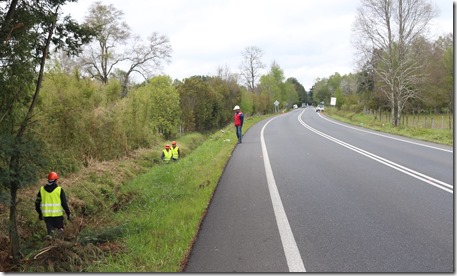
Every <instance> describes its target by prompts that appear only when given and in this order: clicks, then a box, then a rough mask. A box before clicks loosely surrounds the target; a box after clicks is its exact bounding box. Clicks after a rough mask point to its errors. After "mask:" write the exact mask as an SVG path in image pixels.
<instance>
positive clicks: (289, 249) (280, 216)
mask: <svg viewBox="0 0 457 276" xmlns="http://www.w3.org/2000/svg"><path fill="white" fill-rule="evenodd" d="M276 118H278V117H275V118H273V119H271V120H269V121H268V122H267V123H266V124H265V125H264V126H263V128H262V131H261V132H260V142H261V144H262V154H263V162H264V165H265V173H266V177H267V182H268V189H269V191H270V196H271V202H272V204H273V210H274V213H275V217H276V224H277V225H278V229H279V235H280V236H281V242H282V246H283V249H284V253H285V255H286V260H287V265H288V266H289V271H290V272H306V269H305V266H304V264H303V260H302V259H301V255H300V251H299V250H298V247H297V243H296V242H295V238H294V234H293V233H292V229H291V228H290V225H289V220H288V219H287V215H286V212H285V211H284V206H283V205H282V201H281V197H280V195H279V191H278V187H277V186H276V181H275V177H274V175H273V171H272V169H271V164H270V159H269V158H268V151H267V147H266V145H265V139H264V137H263V133H264V130H265V127H266V126H267V125H268V124H269V123H270V122H271V121H273V120H274V119H276Z"/></svg>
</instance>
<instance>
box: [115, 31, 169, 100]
mask: <svg viewBox="0 0 457 276" xmlns="http://www.w3.org/2000/svg"><path fill="white" fill-rule="evenodd" d="M171 52H172V49H171V45H170V40H169V39H168V37H167V36H165V35H160V34H158V33H156V32H154V33H152V34H151V35H150V36H149V38H148V41H147V42H146V43H144V42H143V41H142V40H141V38H140V37H139V36H135V38H134V41H133V45H132V46H131V49H130V50H128V51H127V53H126V54H125V59H126V61H127V62H128V63H129V65H128V68H127V71H125V73H124V74H123V78H122V79H121V83H122V95H121V96H122V97H125V96H127V85H128V83H129V81H130V75H131V74H132V73H138V74H140V75H141V76H143V78H144V79H145V80H147V79H149V78H151V77H152V76H153V74H154V73H155V72H156V71H160V70H161V69H162V62H163V61H165V62H170V59H171Z"/></svg>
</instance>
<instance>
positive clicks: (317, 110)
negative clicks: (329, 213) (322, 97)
mask: <svg viewBox="0 0 457 276" xmlns="http://www.w3.org/2000/svg"><path fill="white" fill-rule="evenodd" d="M324 109H325V108H324V105H323V104H320V105H318V106H317V107H316V112H324Z"/></svg>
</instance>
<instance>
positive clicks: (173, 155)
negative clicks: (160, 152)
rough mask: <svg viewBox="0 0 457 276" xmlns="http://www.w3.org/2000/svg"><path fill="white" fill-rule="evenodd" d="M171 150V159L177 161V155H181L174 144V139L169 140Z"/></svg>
mask: <svg viewBox="0 0 457 276" xmlns="http://www.w3.org/2000/svg"><path fill="white" fill-rule="evenodd" d="M171 152H172V157H171V158H172V160H173V161H178V160H179V157H181V153H180V152H179V147H178V146H177V145H176V141H173V142H171Z"/></svg>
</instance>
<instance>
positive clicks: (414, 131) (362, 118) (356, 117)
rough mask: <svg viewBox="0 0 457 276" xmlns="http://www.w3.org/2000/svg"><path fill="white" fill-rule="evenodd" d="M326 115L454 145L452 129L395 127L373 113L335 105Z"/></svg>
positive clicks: (376, 128) (359, 124) (416, 137)
mask: <svg viewBox="0 0 457 276" xmlns="http://www.w3.org/2000/svg"><path fill="white" fill-rule="evenodd" d="M325 115H327V116H328V117H330V118H333V119H335V120H338V121H341V122H345V123H348V124H352V125H356V126H362V127H364V128H368V129H373V130H378V131H382V132H386V133H391V134H395V135H400V136H405V137H410V138H414V139H418V140H423V141H428V142H433V143H438V144H443V145H450V146H452V145H453V144H454V133H453V130H452V129H437V128H423V127H417V126H402V125H400V126H397V127H393V126H392V124H390V123H387V122H381V121H379V120H375V119H374V117H373V115H366V114H364V113H354V112H349V111H342V110H336V108H334V107H331V108H326V109H325Z"/></svg>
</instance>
